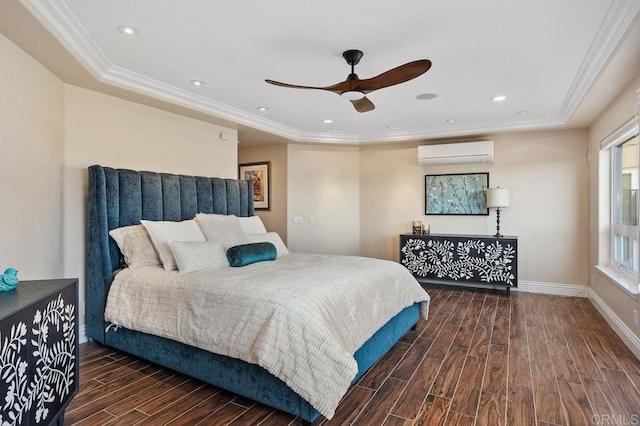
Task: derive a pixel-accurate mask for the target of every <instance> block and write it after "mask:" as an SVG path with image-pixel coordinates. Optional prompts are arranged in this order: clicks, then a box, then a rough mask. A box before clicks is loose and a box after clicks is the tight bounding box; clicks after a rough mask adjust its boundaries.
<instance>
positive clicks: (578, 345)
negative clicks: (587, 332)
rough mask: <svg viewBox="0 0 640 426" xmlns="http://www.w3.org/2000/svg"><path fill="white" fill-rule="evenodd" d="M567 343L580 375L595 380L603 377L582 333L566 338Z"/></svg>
mask: <svg viewBox="0 0 640 426" xmlns="http://www.w3.org/2000/svg"><path fill="white" fill-rule="evenodd" d="M567 344H568V347H569V352H570V353H571V358H572V359H573V361H574V363H575V367H576V369H577V370H578V374H580V376H582V377H589V378H591V379H596V380H602V379H604V376H603V375H602V372H601V371H600V367H598V364H597V362H596V360H595V358H594V357H593V353H592V352H591V350H590V349H589V346H588V345H587V342H586V341H585V340H584V339H583V338H582V335H579V336H577V337H575V338H571V339H568V340H567Z"/></svg>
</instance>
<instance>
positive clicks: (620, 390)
mask: <svg viewBox="0 0 640 426" xmlns="http://www.w3.org/2000/svg"><path fill="white" fill-rule="evenodd" d="M428 291H429V294H431V297H432V303H431V309H430V317H429V319H428V320H426V321H421V322H420V323H419V324H418V327H417V329H416V330H415V331H411V332H409V333H408V334H407V335H406V336H404V337H403V339H402V340H401V341H400V342H398V343H397V344H396V345H395V346H394V347H393V348H392V349H391V350H390V351H389V352H388V353H387V354H386V355H385V356H384V357H383V358H382V359H381V360H380V361H379V362H378V363H377V364H376V365H375V366H374V367H373V368H372V369H371V370H370V371H369V372H368V373H367V374H366V375H365V376H364V377H362V378H361V379H360V380H359V381H358V383H357V384H356V385H354V386H352V388H351V389H350V391H349V392H348V393H347V395H346V396H345V398H344V399H343V401H342V402H341V404H340V406H339V407H338V410H337V412H336V415H335V417H334V418H333V419H332V420H331V421H325V422H324V423H323V424H324V425H334V424H335V425H338V424H360V425H381V424H385V425H412V424H413V425H439V424H446V425H472V424H476V425H492V426H493V425H535V424H537V425H540V426H542V425H591V424H594V425H613V424H616V425H617V424H638V423H639V422H640V361H638V359H637V358H635V356H634V355H633V354H632V353H631V352H630V351H629V349H628V348H627V347H626V346H625V345H624V344H623V343H622V341H621V340H620V339H619V338H618V337H617V335H616V334H615V333H614V332H613V331H612V329H611V328H610V327H609V326H608V325H607V323H606V322H605V321H604V319H603V318H602V317H601V316H600V314H599V313H598V312H597V311H596V309H595V308H594V307H593V306H592V305H591V303H590V302H589V300H587V299H583V298H570V297H560V296H547V295H537V294H529V293H523V292H513V293H512V294H511V297H506V295H505V294H504V292H493V291H486V290H459V289H451V288H435V287H434V288H428ZM80 352H81V353H80V392H79V393H78V395H77V396H76V397H75V399H74V400H73V402H72V403H71V405H70V406H69V408H68V409H67V414H66V419H65V420H66V421H67V422H66V423H67V424H78V425H127V426H128V425H133V424H141V425H156V424H157V425H160V424H172V425H193V424H199V425H227V424H229V425H256V424H262V425H287V424H299V423H300V421H299V419H296V418H295V417H293V416H291V415H288V414H285V413H282V412H279V411H276V410H273V409H271V408H268V407H265V406H263V405H261V404H256V403H253V402H252V401H250V400H247V399H246V398H243V397H240V396H237V395H234V394H231V393H229V392H226V391H223V390H220V389H217V388H215V387H213V386H209V385H206V384H203V383H202V382H199V381H197V380H194V379H190V378H188V377H185V376H183V375H181V374H178V373H175V372H173V371H170V370H166V369H163V368H160V367H158V366H156V365H153V364H150V363H148V362H146V361H142V360H140V359H137V358H135V357H131V356H129V355H126V354H124V353H121V352H118V351H116V350H113V349H109V348H106V347H103V346H100V345H97V344H94V343H86V344H83V345H81V351H80ZM634 422H635V423H634Z"/></svg>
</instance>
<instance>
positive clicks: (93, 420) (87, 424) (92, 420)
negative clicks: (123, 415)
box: [65, 411, 117, 426]
mask: <svg viewBox="0 0 640 426" xmlns="http://www.w3.org/2000/svg"><path fill="white" fill-rule="evenodd" d="M114 420H117V418H116V417H115V416H114V415H113V414H109V413H107V412H105V411H98V412H97V413H93V414H91V415H90V416H87V417H85V418H82V419H79V420H76V421H74V420H71V421H73V424H75V425H80V426H94V425H104V424H107V423H110V422H112V421H114ZM65 421H66V422H68V420H67V419H66V418H65Z"/></svg>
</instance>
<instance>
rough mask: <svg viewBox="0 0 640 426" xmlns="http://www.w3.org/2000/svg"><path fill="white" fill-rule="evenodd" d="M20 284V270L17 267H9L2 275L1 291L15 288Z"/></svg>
mask: <svg viewBox="0 0 640 426" xmlns="http://www.w3.org/2000/svg"><path fill="white" fill-rule="evenodd" d="M17 285H18V271H17V270H16V269H15V268H7V269H6V270H5V271H4V274H2V275H0V291H8V290H13V289H14V288H16V286H17Z"/></svg>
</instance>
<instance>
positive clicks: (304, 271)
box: [105, 253, 429, 418]
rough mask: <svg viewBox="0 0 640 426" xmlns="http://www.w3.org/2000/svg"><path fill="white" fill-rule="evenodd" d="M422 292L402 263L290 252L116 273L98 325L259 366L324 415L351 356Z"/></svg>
mask: <svg viewBox="0 0 640 426" xmlns="http://www.w3.org/2000/svg"><path fill="white" fill-rule="evenodd" d="M415 302H423V303H422V304H421V315H422V316H423V317H424V318H426V316H427V313H428V304H429V295H428V294H427V293H426V292H425V291H424V290H423V289H422V287H420V285H419V284H418V283H417V282H416V280H415V279H414V278H413V277H412V276H411V274H410V273H409V272H408V271H407V270H406V269H405V268H404V267H403V266H401V265H399V264H397V263H395V262H390V261H384V260H378V259H370V258H363V257H351V256H327V255H312V254H302V253H295V254H291V255H289V256H284V257H282V258H279V259H278V260H276V261H273V262H261V263H256V264H253V265H249V266H245V267H242V268H230V267H229V268H221V269H211V270H207V271H202V272H197V273H191V274H179V273H177V272H166V271H164V270H163V269H162V267H146V268H141V269H135V270H130V269H125V270H123V271H122V272H120V273H119V274H118V275H117V276H116V278H115V280H114V282H113V284H112V285H111V290H110V292H109V297H108V299H107V307H106V310H105V319H106V320H107V321H110V322H111V323H113V324H115V325H119V326H122V327H126V328H129V329H132V330H137V331H142V332H145V333H149V334H153V335H157V336H162V337H166V338H169V339H172V340H177V341H179V342H182V343H186V344H189V345H191V346H196V347H198V348H201V349H205V350H208V351H211V352H215V353H218V354H222V355H227V356H231V357H235V358H239V359H242V360H244V361H246V362H249V363H253V364H258V365H260V366H262V367H263V368H265V369H266V370H268V371H269V372H270V373H271V374H273V375H275V376H277V377H278V378H280V380H282V381H284V382H285V383H286V384H287V385H288V386H289V387H290V388H291V389H293V390H294V391H295V392H296V393H298V394H299V395H301V396H302V397H303V398H304V399H305V400H307V401H308V402H309V403H310V404H311V405H312V406H313V407H314V408H316V409H317V410H318V411H319V412H320V413H321V414H323V415H324V416H326V417H327V418H331V417H332V416H333V414H334V412H335V409H336V406H337V405H338V403H339V402H340V399H341V398H342V397H343V396H344V394H345V393H346V391H347V390H348V387H349V385H350V383H351V381H352V380H353V378H354V377H355V375H356V373H357V370H358V367H357V364H356V361H355V359H354V358H353V353H354V352H355V351H356V350H357V349H358V348H359V347H360V346H361V345H362V344H363V343H364V342H365V341H366V340H367V339H369V338H370V337H371V336H372V335H373V333H374V332H375V331H376V330H377V329H379V328H380V327H381V326H382V325H384V324H385V323H386V322H387V321H388V320H389V319H390V318H392V317H393V316H394V315H396V314H397V313H398V312H400V311H401V310H402V309H404V308H405V307H407V306H409V305H411V304H413V303H415Z"/></svg>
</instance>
